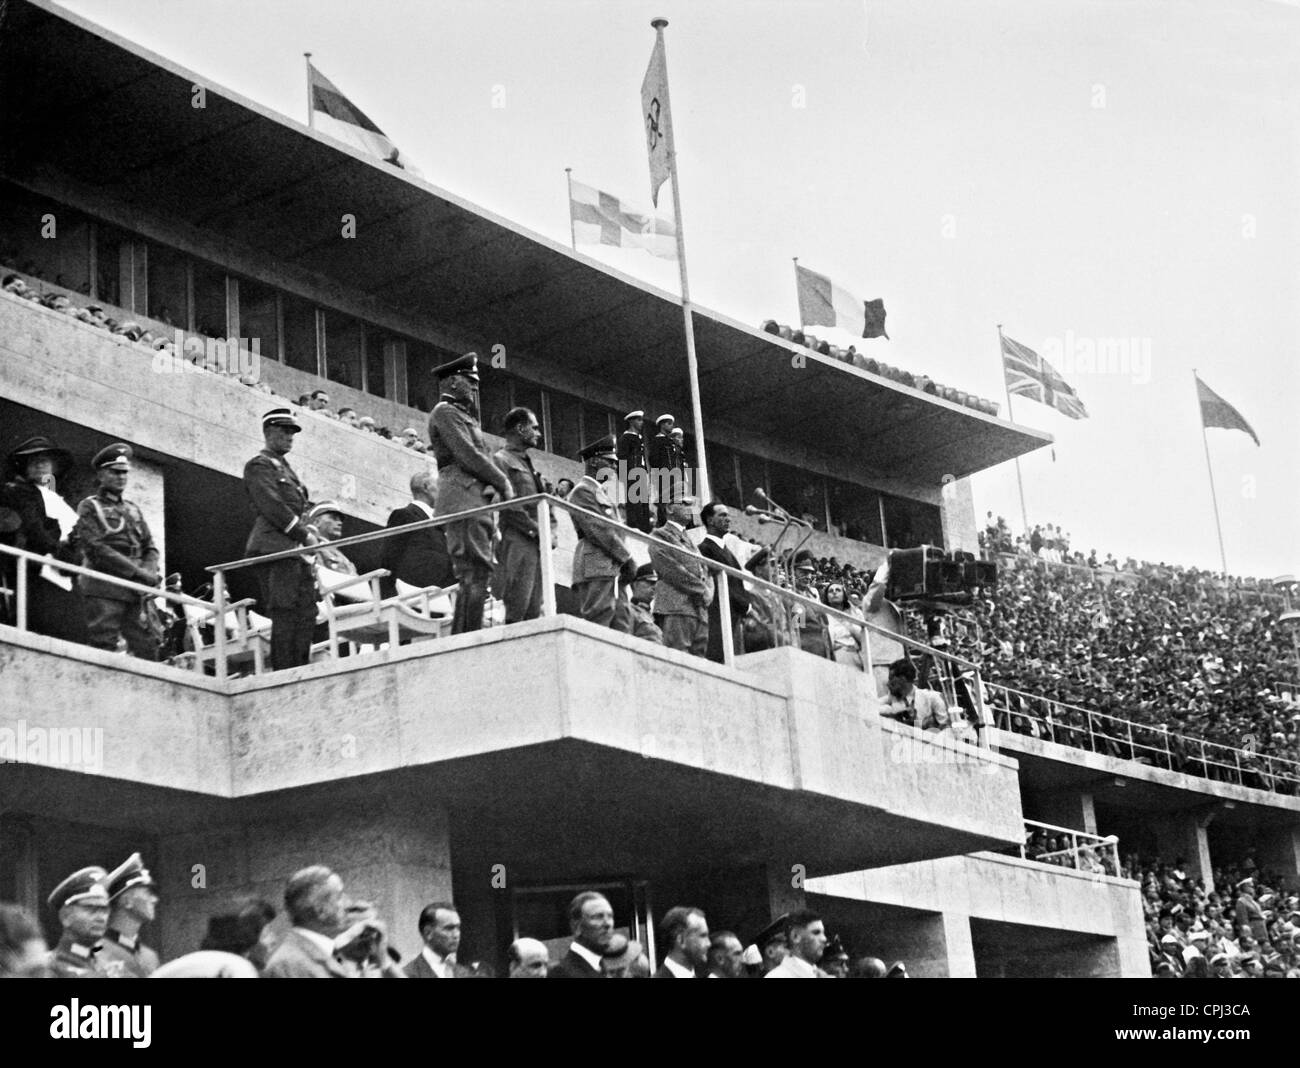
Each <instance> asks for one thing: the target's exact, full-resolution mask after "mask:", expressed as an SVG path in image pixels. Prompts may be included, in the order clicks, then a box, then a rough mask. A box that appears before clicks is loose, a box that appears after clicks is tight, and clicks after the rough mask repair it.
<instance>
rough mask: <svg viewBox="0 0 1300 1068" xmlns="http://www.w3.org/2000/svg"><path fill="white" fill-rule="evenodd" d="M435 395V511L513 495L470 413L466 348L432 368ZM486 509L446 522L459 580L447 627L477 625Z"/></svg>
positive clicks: (486, 560)
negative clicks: (436, 489)
mask: <svg viewBox="0 0 1300 1068" xmlns="http://www.w3.org/2000/svg"><path fill="white" fill-rule="evenodd" d="M433 373H434V374H435V375H436V376H437V378H438V388H439V392H440V394H441V399H440V400H439V401H438V403H437V405H436V406H435V407H434V409H433V411H432V412H431V413H430V415H429V451H430V452H432V453H433V458H434V459H435V460H436V461H437V462H438V503H437V504H436V505H435V506H434V511H433V514H434V515H435V516H444V515H455V514H456V513H457V512H465V511H468V510H469V509H471V508H481V507H483V505H485V504H491V503H492V502H493V501H495V500H496V499H497V498H498V497H499V498H500V499H501V500H505V501H508V500H510V498H511V497H513V496H514V495H515V494H514V490H513V489H511V486H510V480H509V479H508V478H506V476H505V474H504V473H503V472H502V470H501V469H500V468H499V467H497V465H496V464H494V463H493V462H492V457H491V456H490V455H489V454H488V451H487V447H486V446H485V445H484V443H483V431H482V429H481V428H480V427H479V422H478V419H477V418H476V417H475V415H474V410H475V404H474V394H475V392H476V391H477V390H478V355H477V354H476V353H473V352H470V353H466V354H465V355H464V356H462V357H460V359H458V360H452V361H451V362H450V363H445V364H443V365H442V366H441V367H437V368H434V372H433ZM494 527H495V524H494V522H493V517H492V516H491V515H490V514H485V515H478V516H473V517H471V518H469V519H459V520H457V521H456V522H454V523H447V524H446V525H445V526H444V528H443V529H444V530H446V532H447V552H448V553H449V554H450V555H451V567H452V571H453V572H454V574H455V576H456V578H457V580H458V581H459V582H460V589H459V592H458V593H457V594H456V611H455V614H454V615H453V616H452V623H451V632H452V633H453V634H463V633H464V632H465V631H470V630H478V629H479V628H480V627H482V626H483V602H484V601H486V600H487V594H488V582H489V580H490V579H491V578H492V567H493V558H492V532H493V529H494Z"/></svg>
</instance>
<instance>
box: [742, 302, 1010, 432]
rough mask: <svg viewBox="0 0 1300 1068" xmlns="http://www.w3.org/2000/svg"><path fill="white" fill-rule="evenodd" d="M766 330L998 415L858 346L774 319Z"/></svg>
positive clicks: (993, 407) (978, 400)
mask: <svg viewBox="0 0 1300 1068" xmlns="http://www.w3.org/2000/svg"><path fill="white" fill-rule="evenodd" d="M762 329H763V331H764V332H765V333H768V334H775V335H776V336H777V337H779V338H781V339H782V340H784V341H790V342H793V343H794V344H796V345H803V346H804V347H805V348H807V349H810V350H811V351H813V352H816V353H818V354H819V355H821V356H829V357H830V358H831V359H832V360H838V361H839V362H840V363H847V364H852V365H853V366H854V367H858V368H861V369H862V370H863V371H866V372H868V373H869V374H873V375H880V377H882V378H888V379H889V380H890V381H891V382H898V383H899V384H900V385H904V386H911V387H912V388H913V389H919V390H920V391H921V392H922V393H929V394H930V395H931V396H934V397H940V398H942V399H943V400H946V401H951V402H952V403H953V404H961V405H963V406H965V407H967V408H973V409H974V410H975V411H977V412H983V413H984V414H985V415H997V414H998V405H997V404H996V403H995V402H993V401H991V400H985V399H984V398H983V397H977V396H976V395H975V394H973V393H966V392H965V391H963V390H960V389H955V388H953V387H952V386H945V385H943V384H942V383H941V382H936V381H935V380H934V379H932V378H930V377H929V376H928V375H914V374H913V373H912V372H911V371H905V370H904V369H903V368H901V367H893V366H891V365H890V364H887V363H885V362H884V361H883V360H877V359H875V358H874V357H871V356H868V355H866V354H865V353H861V352H859V351H858V350H857V346H855V345H850V346H849V347H848V348H843V347H841V346H839V345H832V344H831V343H830V342H829V341H823V340H822V339H821V338H818V337H816V336H815V335H813V334H810V333H808V332H807V331H804V330H800V329H799V328H798V327H792V326H786V325H784V324H782V323H778V322H777V321H776V320H775V319H768V320H767V321H766V322H764V323H763V327H762Z"/></svg>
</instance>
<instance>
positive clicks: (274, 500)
mask: <svg viewBox="0 0 1300 1068" xmlns="http://www.w3.org/2000/svg"><path fill="white" fill-rule="evenodd" d="M300 430H302V427H300V426H299V425H298V423H297V422H296V421H295V420H294V418H293V413H292V412H290V411H289V409H288V408H272V409H271V410H270V411H269V412H267V413H266V414H265V415H264V416H262V437H263V439H264V440H265V442H266V447H265V448H264V449H263V450H262V451H261V452H259V453H258V454H257V455H256V456H254V457H253V458H252V459H251V460H249V461H248V463H246V464H245V465H244V491H245V492H246V493H247V494H248V499H249V503H250V504H251V505H252V508H253V515H254V516H255V518H254V520H253V529H252V531H251V532H250V533H249V535H248V542H247V544H246V545H245V546H244V552H245V554H246V555H248V556H263V555H266V554H268V553H277V552H282V551H283V550H285V549H292V548H294V547H295V546H298V545H309V546H310V545H315V544H316V543H317V541H318V540H319V539H318V538H317V537H316V533H315V531H313V530H312V529H311V528H310V527H309V526H307V523H306V520H305V519H304V515H303V513H304V512H305V511H306V509H307V501H308V496H307V487H306V486H305V485H303V483H302V481H301V480H300V479H299V478H298V476H297V475H296V474H294V471H293V468H292V467H290V466H289V461H288V460H286V459H285V457H286V456H287V455H288V453H289V450H290V449H292V448H293V436H294V435H295V434H297V433H298V432H299V431H300ZM256 570H257V579H258V582H259V584H260V586H261V598H260V603H259V606H258V607H259V608H260V609H261V610H262V611H263V612H265V613H266V614H267V615H268V616H269V617H270V618H271V667H272V668H273V669H274V670H276V671H279V670H282V669H283V668H289V667H298V666H299V665H301V664H305V663H307V661H308V659H309V658H310V656H311V632H312V627H313V626H314V624H315V622H316V600H317V592H316V580H315V578H314V577H313V575H312V569H311V567H310V565H309V564H307V562H306V561H304V560H301V559H299V558H298V557H296V556H294V557H289V558H287V559H284V560H276V561H274V562H272V563H270V564H267V565H266V566H264V567H259V568H257V569H256Z"/></svg>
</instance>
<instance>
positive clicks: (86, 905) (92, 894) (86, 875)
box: [47, 867, 108, 979]
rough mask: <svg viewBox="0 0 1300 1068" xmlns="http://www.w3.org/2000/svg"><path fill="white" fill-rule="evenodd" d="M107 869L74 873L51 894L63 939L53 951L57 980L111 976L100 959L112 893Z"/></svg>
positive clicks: (52, 956)
mask: <svg viewBox="0 0 1300 1068" xmlns="http://www.w3.org/2000/svg"><path fill="white" fill-rule="evenodd" d="M107 876H108V872H106V871H105V870H104V869H103V868H98V867H92V868H82V869H81V871H78V872H73V873H72V874H71V875H69V876H68V877H67V878H66V879H64V880H63V882H61V883H59V885H58V886H56V887H55V888H54V892H53V893H51V894H50V896H49V898H48V899H47V900H48V901H49V905H50V908H52V909H54V911H55V912H57V913H58V914H59V923H61V924H62V925H63V937H62V938H60V939H59V944H58V945H57V946H55V947H54V949H53V950H52V951H51V952H50V959H49V966H50V971H52V972H53V973H54V978H56V979H104V978H107V977H108V973H107V972H106V971H105V970H104V968H103V967H102V966H101V965H100V963H99V962H98V960H97V959H96V954H97V953H98V951H99V940H100V939H101V938H103V937H104V931H105V930H107V928H108V890H106V889H105V887H104V879H105V878H107Z"/></svg>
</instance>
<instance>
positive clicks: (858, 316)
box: [794, 263, 889, 341]
mask: <svg viewBox="0 0 1300 1068" xmlns="http://www.w3.org/2000/svg"><path fill="white" fill-rule="evenodd" d="M794 275H795V281H796V283H797V285H798V288H799V321H800V323H801V324H802V325H803V326H833V327H836V328H837V329H840V330H847V331H849V333H851V334H854V335H856V336H857V337H883V338H884V339H885V340H886V341H887V340H889V335H888V334H887V333H885V302H884V301H883V300H858V298H857V297H855V296H854V295H853V294H852V293H850V292H849V291H848V290H847V289H845V288H844V287H843V286H839V285H836V284H835V283H834V282H832V281H831V280H830V279H829V278H827V277H826V275H824V274H818V273H817V272H816V271H810V270H808V268H807V267H801V266H800V265H799V264H798V263H796V264H795V265H794Z"/></svg>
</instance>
